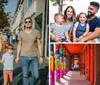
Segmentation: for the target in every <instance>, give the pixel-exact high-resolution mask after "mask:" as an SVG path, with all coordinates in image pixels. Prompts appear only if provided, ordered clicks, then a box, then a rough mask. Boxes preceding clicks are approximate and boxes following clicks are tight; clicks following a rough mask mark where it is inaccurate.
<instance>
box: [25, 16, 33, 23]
mask: <svg viewBox="0 0 100 85" xmlns="http://www.w3.org/2000/svg"><path fill="white" fill-rule="evenodd" d="M27 19H30V20H31V22H32V19H31V17H26V18H25V19H24V21H26V20H27Z"/></svg>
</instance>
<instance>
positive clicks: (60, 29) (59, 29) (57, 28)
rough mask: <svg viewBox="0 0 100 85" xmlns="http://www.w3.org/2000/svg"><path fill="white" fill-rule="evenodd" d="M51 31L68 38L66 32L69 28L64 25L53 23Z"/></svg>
mask: <svg viewBox="0 0 100 85" xmlns="http://www.w3.org/2000/svg"><path fill="white" fill-rule="evenodd" d="M51 32H52V33H53V34H54V35H56V36H58V37H60V38H62V39H63V38H66V37H65V32H68V29H67V28H66V27H65V26H64V25H61V26H58V25H57V24H52V25H51Z"/></svg>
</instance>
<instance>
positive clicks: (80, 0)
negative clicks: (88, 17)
mask: <svg viewBox="0 0 100 85" xmlns="http://www.w3.org/2000/svg"><path fill="white" fill-rule="evenodd" d="M91 1H93V0H73V2H71V1H66V2H65V4H67V5H65V6H64V7H63V11H64V10H65V9H66V7H67V6H69V5H71V6H73V7H74V8H75V10H76V14H79V13H80V12H85V13H86V14H87V9H88V6H89V3H90V2H91ZM94 1H96V2H98V3H99V4H100V0H94ZM55 13H58V6H52V3H51V2H50V7H49V19H50V23H53V22H54V19H53V18H54V14H55ZM96 15H97V16H100V9H99V12H98V13H97V14H96Z"/></svg>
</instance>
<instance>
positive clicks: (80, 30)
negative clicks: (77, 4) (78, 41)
mask: <svg viewBox="0 0 100 85" xmlns="http://www.w3.org/2000/svg"><path fill="white" fill-rule="evenodd" d="M86 27H87V23H84V24H83V25H82V24H81V23H80V22H79V23H78V26H77V29H76V37H77V38H79V37H80V36H82V35H83V34H84V33H85V32H86Z"/></svg>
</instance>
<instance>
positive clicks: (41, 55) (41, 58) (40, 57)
mask: <svg viewBox="0 0 100 85" xmlns="http://www.w3.org/2000/svg"><path fill="white" fill-rule="evenodd" d="M37 45H38V49H39V54H40V56H39V62H40V64H42V63H43V54H42V43H41V40H40V39H39V38H38V39H37Z"/></svg>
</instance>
